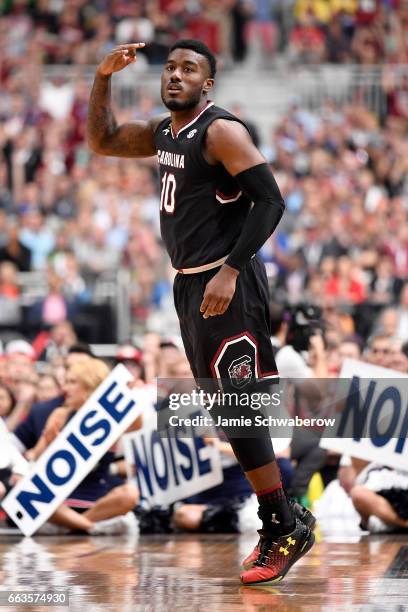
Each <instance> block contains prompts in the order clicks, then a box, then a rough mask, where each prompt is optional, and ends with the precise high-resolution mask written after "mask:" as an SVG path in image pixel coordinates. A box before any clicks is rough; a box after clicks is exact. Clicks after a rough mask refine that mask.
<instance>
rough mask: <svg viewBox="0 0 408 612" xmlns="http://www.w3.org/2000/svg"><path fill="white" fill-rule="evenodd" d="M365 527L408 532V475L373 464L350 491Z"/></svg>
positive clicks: (361, 474) (363, 472) (359, 477)
mask: <svg viewBox="0 0 408 612" xmlns="http://www.w3.org/2000/svg"><path fill="white" fill-rule="evenodd" d="M350 497H351V499H352V501H353V504H354V507H355V508H356V510H357V511H358V512H359V513H360V516H361V522H362V527H363V528H368V529H369V530H370V531H373V532H386V531H393V530H394V531H395V530H398V529H401V530H403V531H405V532H408V472H403V471H401V470H395V469H392V468H389V467H385V466H383V465H379V464H376V463H370V464H369V465H368V466H367V467H366V468H365V469H364V470H362V472H361V473H360V474H359V475H358V476H357V478H356V480H355V484H354V486H353V487H352V488H351V490H350Z"/></svg>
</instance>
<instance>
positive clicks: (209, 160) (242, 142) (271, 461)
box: [88, 40, 314, 584]
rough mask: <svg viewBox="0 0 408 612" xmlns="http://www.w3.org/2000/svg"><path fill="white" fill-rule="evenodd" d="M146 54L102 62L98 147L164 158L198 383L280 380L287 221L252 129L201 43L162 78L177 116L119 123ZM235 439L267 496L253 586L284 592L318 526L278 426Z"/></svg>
mask: <svg viewBox="0 0 408 612" xmlns="http://www.w3.org/2000/svg"><path fill="white" fill-rule="evenodd" d="M143 46H144V43H135V44H128V45H121V46H119V47H116V48H115V49H114V50H113V51H112V52H111V53H110V54H109V55H107V56H106V57H105V58H104V59H103V60H102V62H101V63H100V64H99V66H98V68H97V71H96V76H95V81H94V85H93V89H92V92H91V96H90V102H89V114H88V140H89V144H90V147H91V148H92V150H93V151H95V152H96V153H99V154H101V155H112V156H119V157H135V158H138V157H149V156H152V155H157V157H158V161H159V165H160V181H161V198H160V222H161V232H162V237H163V241H164V244H165V246H166V248H167V251H168V253H169V255H170V258H171V262H172V265H173V267H174V268H175V269H176V270H178V274H177V276H176V278H175V283H174V298H175V305H176V310H177V314H178V316H179V320H180V327H181V334H182V338H183V342H184V346H185V350H186V353H187V357H188V359H189V362H190V365H191V369H192V372H193V374H194V377H195V378H196V380H197V381H198V380H203V379H206V380H210V379H211V380H213V381H217V382H218V383H219V384H221V381H225V380H228V381H229V382H230V384H231V386H232V387H235V388H241V387H242V386H243V385H245V384H246V383H251V385H252V387H254V386H255V385H254V381H255V382H256V383H261V382H262V383H263V384H265V383H268V384H270V383H271V381H275V382H276V380H277V377H278V374H277V371H276V365H275V361H274V356H273V352H272V345H271V341H270V335H271V334H270V330H269V308H268V287H267V279H266V274H265V269H264V266H263V264H262V262H261V260H260V259H259V258H258V257H257V256H256V255H255V254H256V253H257V251H258V250H259V249H260V247H261V246H262V245H263V244H264V242H265V241H266V240H267V239H268V238H269V236H270V235H271V234H272V232H273V231H274V229H275V228H276V226H277V224H278V223H279V220H280V219H281V217H282V214H283V209H284V202H283V200H282V196H281V194H280V192H279V188H278V186H277V184H276V182H275V179H274V177H273V175H272V173H271V170H270V167H269V165H268V164H267V163H266V162H265V159H264V158H263V157H262V155H261V153H260V152H259V151H258V149H257V148H256V147H255V146H254V144H253V142H252V140H251V137H250V135H249V132H248V130H247V128H246V127H245V124H244V123H243V122H242V121H240V120H239V119H238V118H237V117H235V116H234V115H232V114H230V113H229V112H227V111H225V110H224V109H222V108H219V107H217V106H215V105H214V103H213V102H211V101H210V100H209V99H208V97H209V95H210V93H211V90H212V87H213V84H214V76H215V71H216V66H215V58H214V56H213V54H212V53H211V51H210V50H209V49H208V48H207V47H206V46H205V45H204V44H203V43H201V42H199V41H194V40H181V41H179V42H177V43H176V44H175V45H173V47H172V48H171V49H170V52H169V55H168V58H167V61H166V63H165V66H164V70H163V73H162V79H161V96H162V100H163V103H164V105H165V106H166V107H167V108H168V109H169V111H170V115H164V116H160V117H157V118H154V119H152V120H150V121H147V122H146V121H134V122H130V123H125V124H123V125H118V124H117V122H116V120H115V117H114V114H113V112H112V107H111V76H112V74H113V73H114V72H118V71H119V70H122V69H123V68H125V67H126V66H128V65H129V64H131V63H133V62H135V61H136V52H137V49H139V48H141V47H143ZM224 391H225V388H224ZM229 441H230V443H231V445H232V447H233V450H234V453H235V455H236V457H237V459H238V461H239V463H240V464H241V466H242V469H243V470H244V472H245V475H246V477H247V478H248V480H249V482H250V484H251V486H252V487H253V489H254V491H255V492H256V494H257V496H258V500H259V511H258V516H259V517H260V519H261V521H262V529H261V530H260V540H259V542H258V544H257V546H256V547H255V549H254V550H253V552H252V553H251V554H250V555H249V556H248V557H247V558H246V559H245V561H244V564H243V565H244V568H245V569H244V571H243V573H242V574H241V581H242V582H243V583H244V584H260V583H262V584H265V583H269V584H270V583H274V582H278V581H279V580H281V579H282V578H283V577H284V575H285V574H286V573H287V572H288V570H289V569H290V567H291V566H292V565H293V564H294V563H295V562H296V561H297V560H298V559H299V558H300V557H301V556H302V555H304V554H305V553H306V552H307V551H308V550H309V549H310V548H311V546H312V545H313V542H314V536H313V533H312V531H311V529H310V527H311V526H312V525H313V523H314V517H313V516H312V515H311V514H310V513H309V512H308V511H307V510H306V509H304V508H303V507H302V506H299V505H296V504H294V503H293V502H292V503H291V502H288V500H287V498H286V495H285V493H284V491H283V489H282V483H281V477H280V472H279V468H278V465H277V462H276V460H275V456H274V452H273V448H272V443H271V439H270V435H269V432H268V430H267V428H265V431H263V432H262V433H260V434H259V437H257V438H256V439H255V438H254V437H252V438H250V437H249V438H248V437H243V436H242V437H230V438H229Z"/></svg>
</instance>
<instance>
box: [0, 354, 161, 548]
mask: <svg viewBox="0 0 408 612" xmlns="http://www.w3.org/2000/svg"><path fill="white" fill-rule="evenodd" d="M131 380H133V376H132V375H131V374H130V372H129V370H127V368H126V367H125V366H123V365H121V364H119V365H117V366H116V368H115V369H114V370H113V371H112V372H111V373H110V374H109V376H108V377H107V378H106V379H105V380H104V381H103V382H102V383H101V384H100V385H99V387H98V388H97V389H96V390H95V391H94V392H93V393H92V395H91V396H90V397H89V399H88V400H87V401H86V402H85V404H84V405H83V406H82V407H81V408H80V409H79V410H78V412H77V413H76V414H75V416H74V417H73V418H72V419H71V420H70V421H69V422H68V423H67V424H66V425H65V427H64V428H63V430H62V431H61V432H60V433H59V435H58V436H57V437H56V438H55V440H53V442H52V443H51V444H50V445H49V446H48V448H47V449H46V450H45V451H44V453H43V454H42V455H41V456H40V457H39V459H38V460H37V462H36V463H35V464H34V466H33V468H32V469H31V471H30V473H29V474H28V475H27V476H25V477H24V478H23V479H22V480H20V481H19V482H18V483H17V485H16V486H15V487H14V488H13V489H12V490H11V491H10V493H9V494H8V495H7V497H6V498H5V499H4V500H3V503H2V506H3V508H4V510H5V511H6V512H7V514H8V515H9V516H10V518H11V519H12V520H13V521H14V522H15V523H16V524H17V526H18V527H19V528H20V529H21V531H22V532H23V533H24V535H26V536H30V535H32V534H33V533H35V531H36V530H37V529H38V528H39V527H41V525H42V524H43V523H45V521H46V520H47V519H48V518H49V517H50V516H51V515H52V514H53V512H55V510H56V509H57V508H58V506H59V505H60V504H61V503H62V502H63V501H64V500H65V499H66V498H67V497H68V496H69V495H70V494H71V493H72V491H74V489H75V488H76V487H77V486H78V485H79V484H80V483H81V482H82V480H83V479H84V478H85V476H86V475H87V474H88V473H89V472H90V471H91V470H92V469H93V468H94V467H95V465H96V464H97V462H98V461H99V460H100V459H101V457H102V456H103V455H104V454H105V453H106V452H107V451H108V450H109V448H110V447H111V446H112V444H114V443H115V442H116V441H117V439H118V438H119V436H121V435H122V434H123V432H124V431H126V429H127V428H128V427H129V426H130V425H131V424H132V423H133V422H134V421H135V420H136V419H137V418H138V416H139V415H140V414H141V413H142V411H143V406H144V404H145V401H146V393H145V391H144V390H143V388H141V389H137V390H131V389H129V387H128V386H127V383H128V382H130V381H131ZM148 401H149V402H150V400H148Z"/></svg>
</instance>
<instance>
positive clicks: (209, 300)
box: [200, 265, 239, 319]
mask: <svg viewBox="0 0 408 612" xmlns="http://www.w3.org/2000/svg"><path fill="white" fill-rule="evenodd" d="M238 274H239V273H238V271H237V270H235V269H234V268H231V267H230V266H227V265H223V266H222V268H221V269H220V271H219V272H217V274H216V275H215V276H213V277H212V279H211V280H210V281H208V283H207V285H206V287H205V291H204V298H203V301H202V302H201V306H200V312H201V313H202V314H203V317H204V319H208V317H215V316H217V315H222V314H224V312H225V311H226V310H227V308H228V306H229V305H230V303H231V300H232V298H233V297H234V293H235V287H236V284H237V276H238Z"/></svg>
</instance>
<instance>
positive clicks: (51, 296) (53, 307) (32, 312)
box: [27, 268, 80, 328]
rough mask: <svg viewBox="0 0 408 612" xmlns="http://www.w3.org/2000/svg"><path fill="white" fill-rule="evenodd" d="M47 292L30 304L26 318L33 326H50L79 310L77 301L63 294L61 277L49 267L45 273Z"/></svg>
mask: <svg viewBox="0 0 408 612" xmlns="http://www.w3.org/2000/svg"><path fill="white" fill-rule="evenodd" d="M47 279H48V293H47V295H46V296H45V298H43V299H40V300H39V301H37V302H36V303H35V304H33V305H32V306H30V308H29V311H28V313H27V319H28V320H29V322H30V324H31V325H32V326H33V327H37V328H40V327H46V328H47V327H50V326H52V325H57V324H58V323H64V322H65V321H66V320H67V319H70V320H71V319H72V318H74V316H75V315H76V314H77V312H78V310H79V306H80V304H79V301H78V300H77V299H76V298H75V297H74V298H72V297H69V296H67V295H65V293H64V291H63V283H64V281H63V279H62V278H61V277H60V276H58V274H56V272H54V271H53V270H52V269H51V268H50V269H49V270H48V273H47Z"/></svg>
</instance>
